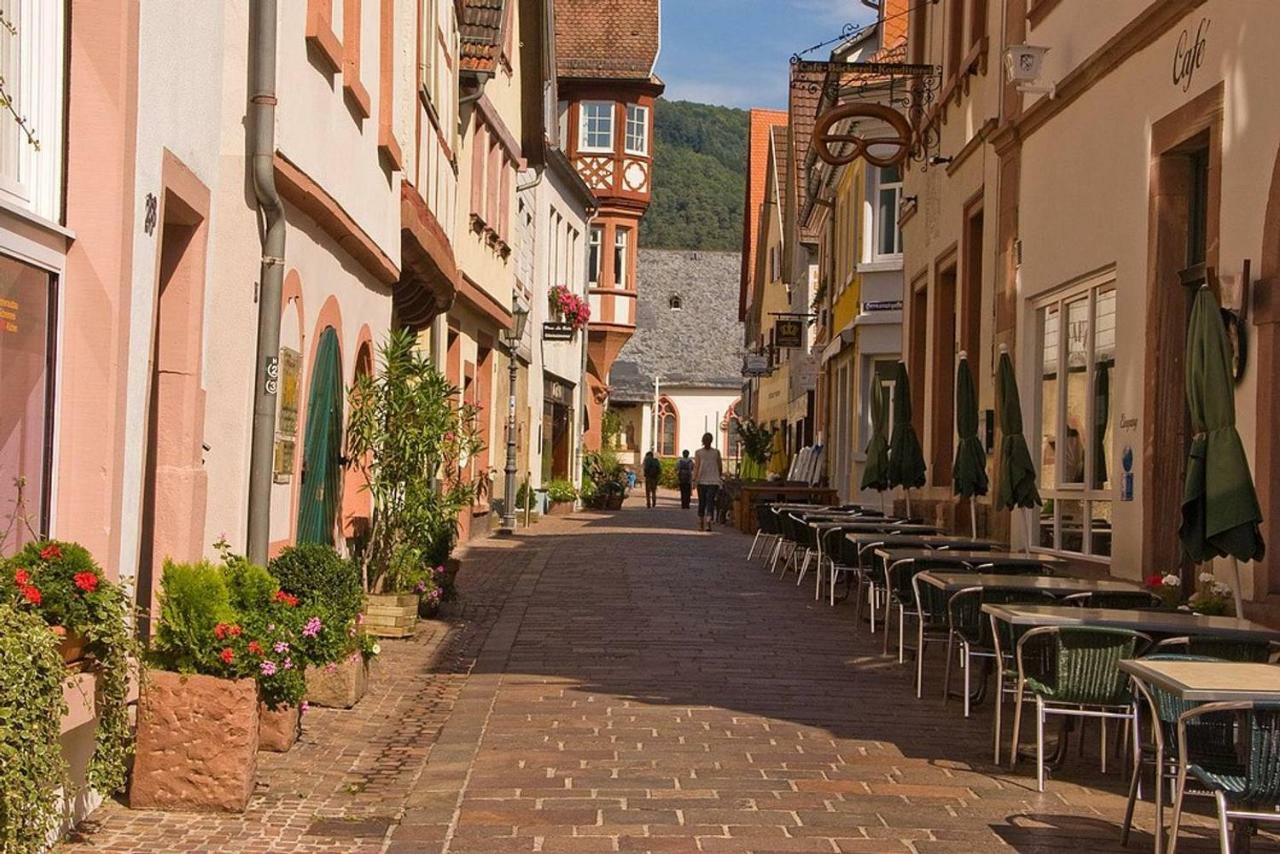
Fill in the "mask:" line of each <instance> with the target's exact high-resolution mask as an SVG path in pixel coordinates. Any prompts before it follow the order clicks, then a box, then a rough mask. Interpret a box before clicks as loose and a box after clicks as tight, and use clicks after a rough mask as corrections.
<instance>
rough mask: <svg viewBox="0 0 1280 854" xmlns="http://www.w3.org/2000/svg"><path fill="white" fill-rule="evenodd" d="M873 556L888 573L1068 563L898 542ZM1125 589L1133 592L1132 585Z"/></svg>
mask: <svg viewBox="0 0 1280 854" xmlns="http://www.w3.org/2000/svg"><path fill="white" fill-rule="evenodd" d="M874 554H875V556H876V557H878V558H880V559H881V560H882V561H884V566H885V570H886V571H887V570H888V569H889V567H891V566H893V565H895V564H899V563H905V562H911V561H917V560H937V559H939V558H946V559H947V560H948V561H957V562H960V563H967V564H974V565H978V566H981V565H983V564H988V563H998V564H1000V565H1001V566H1025V567H1027V568H1028V569H1030V568H1034V567H1054V566H1061V565H1063V564H1065V563H1066V561H1064V560H1063V559H1062V558H1059V557H1053V556H1050V555H1029V554H1027V553H1026V552H993V551H981V550H975V551H965V550H963V549H961V548H959V547H957V546H950V547H947V546H941V545H940V546H937V547H935V548H931V549H930V548H925V549H913V548H903V547H901V546H900V545H899V544H897V543H885V544H884V545H882V546H879V547H877V548H876V550H875V552H874ZM1125 589H1126V590H1130V589H1132V586H1130V587H1126V588H1125Z"/></svg>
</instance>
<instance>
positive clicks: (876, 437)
mask: <svg viewBox="0 0 1280 854" xmlns="http://www.w3.org/2000/svg"><path fill="white" fill-rule="evenodd" d="M867 396H868V397H869V398H871V441H870V442H868V443H867V461H866V462H865V463H863V465H862V484H861V487H862V488H863V489H874V490H875V491H876V492H884V491H885V490H886V489H888V488H889V440H888V439H886V438H885V428H886V427H887V426H888V425H887V424H885V405H884V387H883V386H882V385H881V384H880V378H879V377H874V376H873V377H872V378H871V387H870V388H869V389H867Z"/></svg>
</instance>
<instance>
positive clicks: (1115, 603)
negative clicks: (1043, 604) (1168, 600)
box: [1062, 590, 1164, 611]
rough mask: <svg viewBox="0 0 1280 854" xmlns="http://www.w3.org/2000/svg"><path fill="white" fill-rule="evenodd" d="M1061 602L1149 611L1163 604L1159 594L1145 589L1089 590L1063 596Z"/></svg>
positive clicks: (1088, 606) (1123, 609)
mask: <svg viewBox="0 0 1280 854" xmlns="http://www.w3.org/2000/svg"><path fill="white" fill-rule="evenodd" d="M1062 602H1063V604H1064V605H1078V606H1080V607H1081V608H1116V609H1119V610H1122V611H1150V610H1155V609H1157V608H1161V607H1163V606H1164V603H1162V602H1161V601H1160V597H1159V596H1157V595H1155V594H1154V593H1150V592H1148V591H1146V590H1091V591H1089V592H1087V593H1072V594H1071V595H1070V596H1064V597H1062Z"/></svg>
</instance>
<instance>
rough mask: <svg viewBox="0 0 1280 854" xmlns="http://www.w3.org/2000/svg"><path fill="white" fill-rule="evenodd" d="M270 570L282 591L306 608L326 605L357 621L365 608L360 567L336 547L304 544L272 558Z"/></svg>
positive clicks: (289, 548) (288, 548)
mask: <svg viewBox="0 0 1280 854" xmlns="http://www.w3.org/2000/svg"><path fill="white" fill-rule="evenodd" d="M267 568H268V569H269V570H270V571H271V574H272V575H273V576H275V579H276V581H278V582H279V583H280V589H281V590H285V591H288V592H289V593H292V594H293V595H294V596H297V597H298V601H299V602H301V603H302V604H304V605H309V604H312V603H324V604H325V605H327V606H328V607H329V608H330V609H331V610H332V612H333V613H334V614H336V615H339V616H341V615H344V614H345V615H348V616H350V617H351V618H353V619H354V618H355V616H356V614H359V613H360V611H361V609H362V608H363V607H364V591H363V589H362V588H361V587H360V570H359V568H358V567H357V566H356V565H355V564H354V563H352V562H351V561H349V560H347V559H346V558H344V557H342V555H340V554H338V553H337V551H335V550H334V548H333V547H332V546H326V545H321V544H319V543H300V544H299V545H296V546H289V547H287V548H286V549H284V551H282V552H280V554H278V555H277V556H276V557H274V558H272V560H271V563H270V564H268V566H267Z"/></svg>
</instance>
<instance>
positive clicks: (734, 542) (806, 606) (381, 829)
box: [66, 497, 1280, 854]
mask: <svg viewBox="0 0 1280 854" xmlns="http://www.w3.org/2000/svg"><path fill="white" fill-rule="evenodd" d="M748 543H749V540H748V539H747V538H745V537H743V536H742V535H740V534H737V533H734V532H730V531H727V530H726V529H723V528H718V529H717V530H716V531H715V532H714V533H711V534H700V533H698V532H697V531H696V529H695V519H694V517H693V516H692V514H691V513H690V512H688V511H681V510H679V509H678V504H677V503H676V502H675V501H674V500H673V499H672V498H670V497H664V498H663V500H662V505H661V506H660V507H659V508H658V509H655V510H648V509H646V508H644V507H643V506H640V502H638V501H636V500H634V499H633V500H632V501H630V502H629V507H628V508H627V509H626V510H624V511H622V512H621V513H617V514H587V513H584V514H579V515H576V516H573V517H569V518H565V519H549V520H544V521H543V522H541V523H539V524H538V525H537V526H535V527H534V529H533V533H532V534H531V535H526V536H522V537H520V538H519V540H518V541H514V542H513V541H499V540H493V541H484V542H482V543H480V544H478V545H474V546H472V547H471V548H470V549H469V550H468V552H467V553H466V555H465V556H464V560H463V566H464V569H463V572H462V574H461V576H460V583H461V586H462V592H463V599H462V601H461V602H460V603H458V604H456V605H455V606H454V607H453V609H452V611H451V612H450V613H448V614H446V616H445V620H446V621H447V622H437V621H433V622H431V623H430V624H429V625H428V626H427V627H426V628H424V630H423V632H422V633H420V634H419V636H418V637H417V638H416V639H415V640H414V641H412V642H399V643H396V642H389V643H384V644H383V648H384V650H385V653H384V656H383V657H382V660H381V661H380V663H379V666H378V669H377V672H376V674H375V678H374V681H373V687H372V691H371V693H370V695H369V696H368V697H367V698H366V699H365V700H364V701H363V702H362V703H361V705H360V706H358V707H357V709H356V710H354V711H351V712H331V711H316V712H313V713H311V714H310V715H309V716H308V718H307V721H306V728H305V734H304V738H303V742H302V743H301V744H299V745H298V746H296V747H295V748H294V749H293V750H292V751H291V752H290V753H288V754H285V755H282V756H273V755H264V758H263V761H262V763H261V766H260V774H259V776H260V786H259V792H258V794H257V795H256V796H255V797H254V799H253V802H252V803H251V805H250V808H249V811H248V812H247V813H246V814H245V815H243V816H193V815H184V814H172V813H170V814H164V813H155V812H133V811H129V810H127V809H124V808H123V807H121V806H118V805H115V804H111V805H108V806H107V807H105V808H103V809H102V810H100V811H99V812H98V813H97V814H96V815H95V817H94V821H93V822H92V823H91V824H90V825H89V826H88V827H87V828H86V829H85V831H84V833H83V834H82V836H81V837H80V838H79V839H78V841H76V842H74V843H72V844H69V845H67V846H66V850H68V851H82V850H97V851H108V850H109V851H159V850H169V851H389V852H410V851H414V852H416V851H432V852H434V851H448V852H458V854H461V852H504V851H543V852H557V851H586V852H592V851H664V852H665V851H708V852H713V851H714V852H748V851H753V852H767V851H826V852H841V851H853V852H916V854H935V852H937V853H938V854H941V852H987V851H1010V852H1058V851H1076V852H1078V851H1081V850H1087V851H1123V850H1126V849H1123V848H1121V847H1120V846H1119V843H1118V839H1119V826H1120V820H1121V818H1122V816H1123V810H1124V788H1125V787H1124V784H1123V781H1122V780H1121V779H1120V775H1119V774H1117V773H1116V772H1115V771H1114V770H1113V771H1112V772H1111V773H1110V774H1108V775H1106V776H1103V775H1101V774H1100V773H1099V771H1098V767H1097V765H1098V762H1097V759H1098V757H1097V746H1096V742H1097V736H1096V729H1094V730H1090V732H1092V733H1093V738H1090V739H1088V741H1089V742H1090V743H1089V744H1088V746H1087V747H1086V753H1085V755H1084V756H1083V757H1080V756H1077V752H1076V750H1075V749H1074V748H1075V745H1074V743H1073V745H1072V750H1071V751H1070V753H1069V758H1068V760H1067V763H1066V765H1065V767H1064V768H1063V769H1061V770H1060V771H1059V772H1058V773H1057V774H1055V775H1054V777H1053V779H1051V781H1050V782H1049V784H1048V788H1047V791H1046V792H1045V793H1044V794H1043V795H1041V794H1038V793H1037V792H1036V791H1035V782H1034V775H1033V774H1031V769H1029V768H1028V767H1027V766H1026V765H1025V764H1024V765H1021V766H1019V768H1018V769H1017V771H1016V772H1012V773H1011V772H1009V771H1008V769H1007V768H1003V769H997V768H995V767H994V766H992V764H991V752H990V739H991V735H990V733H991V722H990V717H989V710H987V709H982V710H980V711H979V712H978V713H976V714H975V715H974V717H973V718H971V719H970V720H969V721H965V720H963V719H962V718H961V717H960V715H959V710H958V707H957V706H955V705H952V706H951V707H949V708H944V707H943V705H942V701H941V698H940V696H939V691H938V688H937V686H938V685H939V682H938V680H939V678H940V676H941V673H940V667H939V668H937V669H930V670H929V671H928V681H927V683H926V685H927V687H929V686H932V690H930V691H929V692H928V693H927V695H926V697H925V699H923V700H916V699H915V697H914V693H913V691H912V672H911V670H912V669H911V668H910V667H904V666H899V665H897V664H896V663H894V662H892V661H890V660H889V659H886V658H884V657H882V656H881V655H879V648H880V646H879V641H880V636H879V635H876V636H875V638H874V642H873V641H872V639H871V638H870V636H868V635H867V634H866V632H865V628H864V629H863V631H862V633H861V634H855V633H854V631H853V621H852V612H851V609H850V608H849V607H848V606H847V605H842V606H838V607H836V608H834V609H832V608H830V607H828V606H827V605H826V604H823V603H818V602H815V601H814V600H813V588H812V587H811V586H810V585H809V584H808V583H807V582H808V579H807V580H806V584H805V586H804V587H801V588H797V587H796V586H795V584H794V582H779V581H778V580H777V579H776V577H772V576H770V575H769V574H768V573H767V572H766V571H765V570H764V568H763V567H762V565H761V564H760V563H759V562H756V563H754V564H750V565H749V564H747V563H746V561H745V560H744V558H745V553H746V549H747V545H748ZM793 578H794V576H793ZM811 578H812V576H810V579H811ZM937 657H938V656H936V655H935V656H934V658H935V659H936V658H937ZM933 663H934V664H937V663H938V662H937V661H936V660H935V661H934V662H933ZM1117 764H1118V763H1117ZM1196 808H1197V809H1200V810H1203V809H1204V807H1203V805H1200V806H1197V807H1196ZM1152 818H1153V812H1152V810H1151V808H1150V805H1149V804H1142V805H1140V806H1139V809H1138V822H1137V829H1136V830H1135V833H1134V836H1133V838H1132V839H1131V840H1130V849H1129V850H1134V851H1144V850H1145V851H1150V850H1151V836H1150V829H1151V822H1152ZM1191 823H1192V824H1193V825H1194V826H1193V828H1192V829H1191V831H1190V833H1188V834H1186V835H1184V844H1183V845H1182V847H1180V849H1179V850H1180V851H1186V852H1193V851H1215V850H1217V848H1216V837H1214V836H1213V834H1212V831H1211V829H1210V828H1211V825H1210V823H1209V822H1208V821H1207V820H1206V819H1205V817H1204V816H1203V815H1201V816H1196V817H1193V818H1192V820H1191ZM1253 847H1254V850H1255V851H1276V850H1280V847H1277V846H1276V845H1275V843H1274V840H1273V839H1272V838H1269V837H1268V838H1264V839H1259V840H1257V841H1255V844H1254V846H1253Z"/></svg>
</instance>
